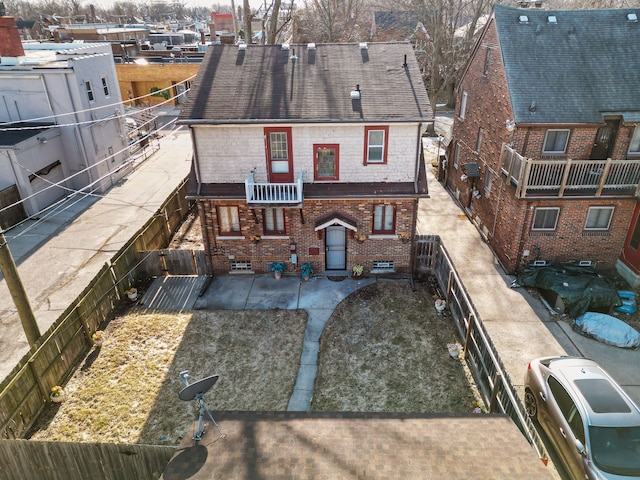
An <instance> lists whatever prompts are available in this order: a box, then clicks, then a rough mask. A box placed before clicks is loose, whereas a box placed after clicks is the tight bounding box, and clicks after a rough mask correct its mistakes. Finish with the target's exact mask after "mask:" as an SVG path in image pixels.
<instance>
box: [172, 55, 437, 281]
mask: <svg viewBox="0 0 640 480" xmlns="http://www.w3.org/2000/svg"><path fill="white" fill-rule="evenodd" d="M432 117H433V115H432V112H431V108H430V105H429V101H428V97H427V92H426V89H425V87H424V83H423V82H422V79H421V77H420V71H419V69H418V65H417V62H416V60H415V56H414V54H413V50H412V48H411V45H410V44H409V43H374V44H368V45H367V44H331V45H317V46H316V45H314V44H309V45H291V46H288V45H266V46H265V45H249V46H229V45H216V46H213V47H211V48H209V51H208V52H207V54H206V56H205V59H204V61H203V64H202V66H201V68H200V71H199V73H198V76H197V77H196V79H195V81H194V83H193V88H192V90H191V92H190V94H189V98H188V99H187V102H186V103H185V105H184V106H183V109H182V112H181V114H180V116H179V123H181V124H184V125H188V126H189V128H190V129H191V132H192V137H193V142H194V159H193V171H192V182H191V185H190V192H191V195H192V197H193V198H195V199H196V200H198V204H199V209H200V216H201V220H202V222H203V227H204V228H203V230H204V232H205V242H206V248H207V251H208V254H209V255H210V259H211V263H212V266H213V272H214V273H218V274H219V273H229V272H241V271H249V272H256V273H260V272H265V271H267V269H268V267H269V265H270V264H271V263H272V262H274V261H284V262H287V263H288V267H289V269H288V272H295V271H298V270H299V265H300V264H302V263H304V262H311V263H313V267H314V270H315V272H316V273H322V272H326V273H328V274H331V273H334V274H340V273H342V274H344V273H346V272H348V271H349V270H350V269H351V267H352V266H353V265H354V264H362V265H363V266H364V267H365V272H367V273H378V272H379V273H385V272H400V273H407V272H409V271H410V265H411V251H412V249H411V244H412V243H411V242H406V241H403V239H402V238H401V235H403V234H404V235H408V236H411V234H412V232H413V231H414V227H415V222H416V215H417V203H418V199H419V198H423V197H425V196H426V195H427V186H426V175H425V167H424V161H423V157H422V147H421V134H422V133H423V132H424V130H425V129H426V127H427V123H430V122H432V121H433V118H432ZM254 236H255V237H260V240H259V241H258V240H257V239H252V237H254ZM360 236H362V237H363V238H362V239H361V240H362V241H360V239H359V237H360Z"/></svg>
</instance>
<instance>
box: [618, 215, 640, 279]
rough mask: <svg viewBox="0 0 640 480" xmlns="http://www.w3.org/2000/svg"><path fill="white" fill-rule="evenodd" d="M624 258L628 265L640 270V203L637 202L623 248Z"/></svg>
mask: <svg viewBox="0 0 640 480" xmlns="http://www.w3.org/2000/svg"><path fill="white" fill-rule="evenodd" d="M622 258H623V260H624V262H625V263H626V264H627V265H628V266H630V267H632V268H633V269H634V270H635V271H636V272H640V203H638V204H636V211H635V213H634V214H633V220H632V221H631V228H630V229H629V233H628V234H627V240H626V241H625V243H624V248H623V249H622Z"/></svg>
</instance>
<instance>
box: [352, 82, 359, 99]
mask: <svg viewBox="0 0 640 480" xmlns="http://www.w3.org/2000/svg"><path fill="white" fill-rule="evenodd" d="M351 100H360V84H358V85H356V89H355V90H351Z"/></svg>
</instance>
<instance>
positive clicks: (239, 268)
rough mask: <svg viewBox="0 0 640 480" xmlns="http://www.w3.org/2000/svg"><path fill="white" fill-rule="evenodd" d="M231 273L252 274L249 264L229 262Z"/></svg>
mask: <svg viewBox="0 0 640 480" xmlns="http://www.w3.org/2000/svg"><path fill="white" fill-rule="evenodd" d="M231 271H232V272H252V271H253V267H252V266H251V262H231Z"/></svg>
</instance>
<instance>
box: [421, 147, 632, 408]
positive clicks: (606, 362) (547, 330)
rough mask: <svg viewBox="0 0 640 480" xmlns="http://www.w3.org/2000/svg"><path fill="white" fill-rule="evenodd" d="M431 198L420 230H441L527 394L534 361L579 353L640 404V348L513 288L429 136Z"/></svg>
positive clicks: (508, 366) (514, 377)
mask: <svg viewBox="0 0 640 480" xmlns="http://www.w3.org/2000/svg"><path fill="white" fill-rule="evenodd" d="M423 146H424V147H425V159H426V162H427V166H428V168H427V172H428V173H427V176H428V182H429V194H430V198H428V199H422V200H420V204H419V213H418V225H417V229H418V233H419V234H422V235H439V236H440V238H441V239H442V241H443V244H444V246H445V248H446V249H447V251H448V252H449V255H450V256H451V258H452V260H453V262H454V265H455V267H456V269H457V271H458V273H459V274H460V276H461V278H462V281H463V282H464V284H465V286H466V288H467V291H468V292H469V294H470V295H471V298H472V301H473V303H474V305H475V307H476V309H477V310H478V313H479V315H480V317H481V318H482V321H483V322H484V325H485V327H486V329H487V331H488V332H489V335H490V336H491V339H492V340H493V342H494V344H495V346H496V348H497V350H498V352H499V354H500V357H501V358H502V361H503V363H504V365H505V368H506V370H507V372H508V374H509V377H510V378H511V382H512V383H513V385H514V386H515V387H516V388H517V389H519V390H520V393H521V394H522V393H523V391H522V388H523V377H524V372H525V369H526V366H527V363H528V362H529V360H531V359H532V358H535V357H541V356H548V355H578V356H583V357H588V358H591V359H592V360H594V361H596V362H597V363H599V364H600V365H601V366H602V367H603V368H604V369H605V370H607V371H608V372H609V374H611V376H612V377H613V378H614V379H615V380H616V381H617V382H618V383H619V384H620V385H621V386H622V387H623V388H624V390H625V391H626V392H627V393H628V394H629V396H630V397H631V398H632V399H633V400H634V401H635V402H636V403H637V404H638V405H640V368H638V364H639V363H640V351H637V350H629V349H623V348H618V347H613V346H610V345H606V344H604V343H601V342H598V341H596V340H592V339H589V338H586V337H584V336H582V335H580V334H578V333H576V332H574V331H573V330H572V329H571V326H570V324H569V323H568V322H567V320H566V319H565V318H563V317H561V316H560V315H551V313H550V312H549V310H548V309H547V308H546V307H545V306H544V304H543V303H542V302H541V301H540V300H538V299H537V298H534V297H532V296H531V295H530V294H529V293H528V292H527V290H526V289H524V288H517V289H512V288H510V285H511V283H512V281H513V280H514V279H515V278H514V277H511V276H509V275H506V274H505V272H504V270H503V269H502V267H501V266H500V264H499V263H498V261H497V260H496V258H495V257H494V255H493V253H492V252H491V249H490V248H489V246H488V245H487V244H486V243H485V242H484V241H483V239H482V237H481V236H480V234H479V233H478V231H477V229H476V228H475V226H474V225H473V224H472V223H471V221H470V220H469V219H468V218H467V217H466V215H465V214H464V212H463V211H462V209H461V208H460V207H459V206H458V204H457V203H456V202H455V200H454V199H453V198H452V196H451V195H450V194H449V192H448V191H447V190H446V189H445V188H444V186H443V185H442V184H441V183H440V182H438V181H437V180H436V178H435V177H434V176H433V174H432V172H431V168H430V163H431V159H432V158H434V155H435V152H436V151H437V139H435V140H434V139H426V138H425V139H423Z"/></svg>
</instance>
